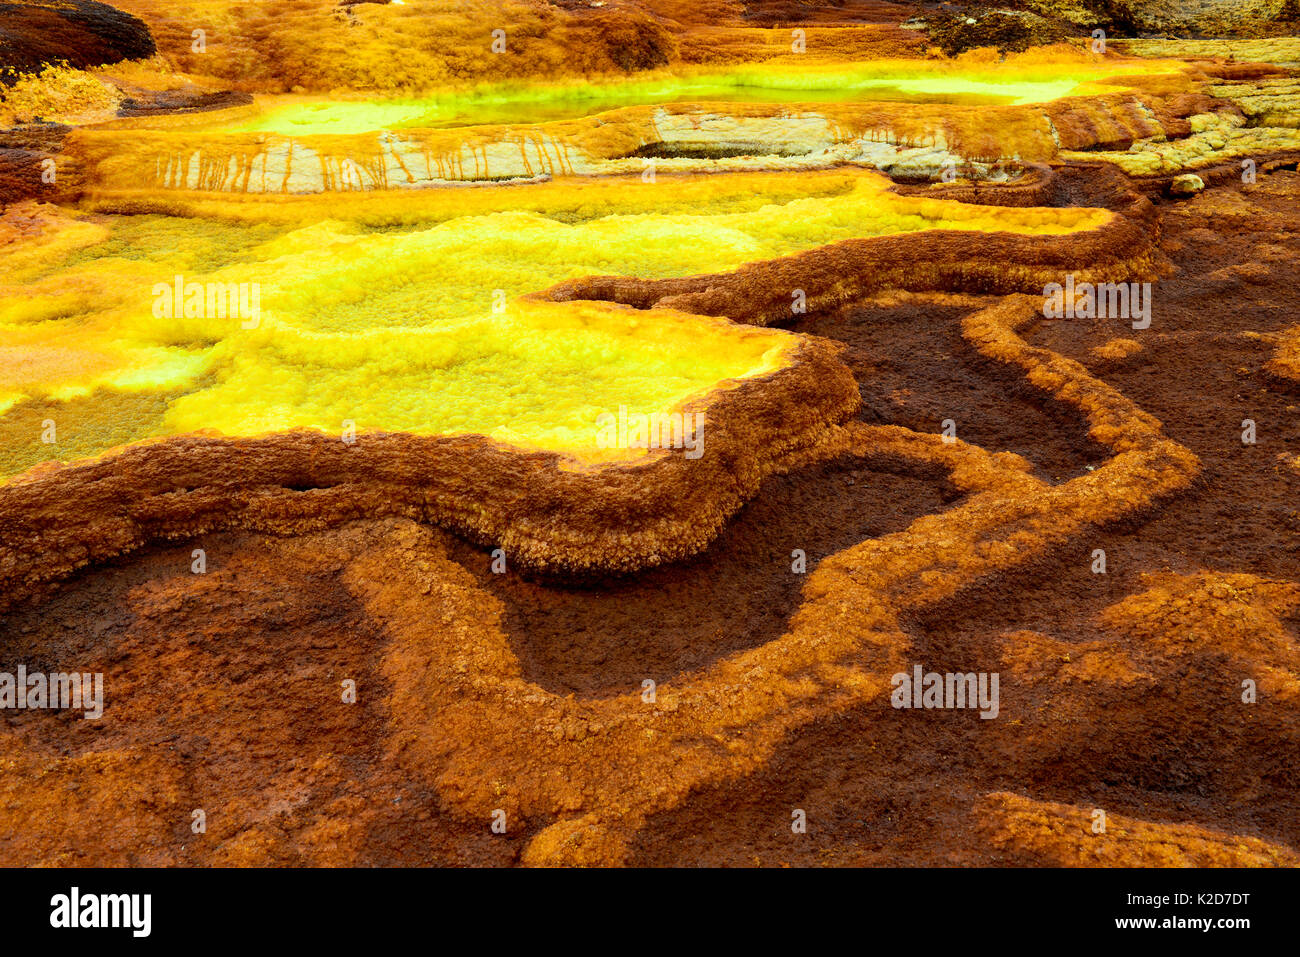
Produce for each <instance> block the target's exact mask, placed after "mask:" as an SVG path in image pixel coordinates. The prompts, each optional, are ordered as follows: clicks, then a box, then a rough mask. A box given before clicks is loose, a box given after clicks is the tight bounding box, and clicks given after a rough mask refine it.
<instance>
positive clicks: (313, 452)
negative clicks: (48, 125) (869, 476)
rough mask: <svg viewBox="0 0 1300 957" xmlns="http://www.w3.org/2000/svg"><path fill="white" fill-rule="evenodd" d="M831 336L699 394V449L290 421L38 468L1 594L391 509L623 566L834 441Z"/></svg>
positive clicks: (547, 565)
mask: <svg viewBox="0 0 1300 957" xmlns="http://www.w3.org/2000/svg"><path fill="white" fill-rule="evenodd" d="M839 351H840V347H839V346H838V345H837V344H835V343H833V342H831V341H830V340H817V339H813V338H809V339H806V340H801V341H800V342H799V343H797V344H796V345H794V346H793V348H792V350H791V353H790V359H791V364H790V365H789V366H787V367H785V368H782V369H780V370H778V371H776V372H774V373H771V374H769V375H766V376H763V377H757V378H754V379H751V380H745V381H742V382H740V383H739V384H738V385H736V386H735V387H734V388H730V389H720V390H716V391H713V392H711V393H709V394H708V395H707V396H705V397H703V400H702V403H701V405H700V406H692V410H693V411H697V410H698V409H699V408H703V409H704V410H705V416H706V425H707V432H706V439H705V441H706V445H705V452H704V454H703V455H702V456H701V457H700V458H698V459H695V460H688V459H686V458H685V456H684V454H683V453H682V452H681V451H680V450H677V451H672V452H669V451H662V452H651V453H649V458H648V460H647V461H645V462H640V463H635V464H617V465H609V466H589V465H582V464H580V463H577V462H575V461H573V460H567V459H565V458H564V457H562V456H559V455H557V454H555V453H546V452H531V451H526V450H522V449H518V448H515V447H512V446H506V445H502V444H500V443H496V442H493V441H491V440H489V439H487V438H486V437H484V436H477V435H466V436H415V435H409V434H387V433H375V434H362V435H360V436H358V437H357V440H356V443H355V444H352V445H349V444H346V443H344V442H342V441H341V440H340V439H338V438H336V437H330V436H326V435H323V434H321V433H318V432H309V431H305V430H295V431H292V432H288V433H281V434H274V435H268V436H264V437H259V438H229V439H228V438H216V437H206V436H196V435H188V436H178V437H174V438H164V439H158V440H153V441H149V442H145V443H140V444H136V445H131V446H127V447H125V448H122V449H119V450H115V451H112V452H110V453H107V454H105V455H104V456H102V457H100V458H97V459H94V460H90V461H88V462H82V463H74V464H71V465H67V466H59V465H46V466H38V467H37V468H35V469H32V470H29V471H28V472H27V473H24V474H23V475H21V476H19V477H17V478H16V479H14V480H12V481H11V482H9V483H8V484H6V485H4V486H0V515H2V516H3V519H0V589H2V590H3V591H4V592H6V594H7V599H8V600H13V599H16V598H20V597H23V596H26V595H28V594H30V593H31V592H32V590H33V589H34V588H36V587H37V586H39V585H40V584H42V583H44V582H49V581H51V580H55V579H58V578H61V577H63V576H66V575H67V574H69V573H70V572H72V571H74V570H75V569H77V568H80V567H83V566H85V565H87V564H90V563H93V562H97V561H103V560H105V559H107V558H111V557H114V556H117V555H122V554H125V553H127V552H129V551H131V550H133V549H136V548H139V547H140V546H142V545H144V544H145V543H147V542H150V541H155V540H161V539H174V538H178V537H182V536H192V535H194V534H198V533H201V532H206V531H211V530H214V529H219V528H228V527H232V526H235V527H244V528H251V529H260V530H266V531H274V532H277V533H281V534H291V533H297V532H303V531H307V530H310V529H319V528H323V527H328V526H330V525H334V524H338V523H339V522H342V521H346V520H348V519H352V518H357V517H361V516H384V515H403V516H408V517H413V518H419V519H420V520H422V521H427V522H432V523H435V524H439V525H443V526H444V527H447V528H452V529H455V530H457V531H459V532H461V533H463V534H464V535H466V536H468V537H470V538H471V539H473V540H475V541H478V542H482V543H485V544H492V545H493V546H497V547H501V548H503V549H504V550H505V552H506V555H507V561H509V562H511V563H515V564H516V565H518V566H519V567H522V568H529V569H534V570H538V571H546V572H552V573H559V572H564V573H567V574H582V573H584V572H593V571H616V572H617V571H632V570H635V569H637V568H643V567H646V566H649V565H656V564H659V563H661V562H665V561H672V560H675V559H680V558H683V557H686V556H688V555H691V554H694V553H695V552H698V551H699V550H700V549H702V548H704V547H706V546H707V545H708V543H709V542H710V541H712V540H713V538H714V537H715V536H716V535H717V533H718V531H719V530H720V529H721V527H722V526H723V524H724V523H725V522H726V520H727V519H728V518H729V517H730V516H731V515H733V514H734V513H735V512H736V510H737V509H739V508H740V507H741V505H743V504H744V502H745V501H746V500H747V499H748V498H750V497H751V496H752V495H753V494H754V492H755V491H756V490H757V488H758V485H759V484H760V483H761V482H762V480H763V478H764V477H765V476H767V475H769V474H771V473H772V472H773V471H774V470H778V469H782V468H785V467H788V466H789V465H790V464H792V463H794V462H796V461H798V460H800V459H801V458H805V457H807V456H809V455H823V454H829V450H831V449H833V448H834V447H835V446H836V445H837V443H839V444H842V441H843V439H842V435H841V432H840V429H839V427H838V423H842V422H843V421H845V420H846V419H847V418H849V417H850V416H852V414H853V412H854V411H855V410H856V409H857V406H858V403H859V401H860V398H859V394H858V389H857V384H856V383H855V382H854V380H853V377H852V375H851V374H850V373H849V371H848V369H847V368H845V366H844V365H843V364H842V363H841V362H840V361H839V359H838V358H837V355H838V353H839Z"/></svg>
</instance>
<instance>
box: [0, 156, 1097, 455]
mask: <svg viewBox="0 0 1300 957" xmlns="http://www.w3.org/2000/svg"><path fill="white" fill-rule="evenodd" d="M796 181H797V184H798V185H796ZM888 187H889V182H888V180H886V179H885V178H884V177H882V176H880V175H878V174H875V173H872V172H870V171H865V170H848V171H846V170H837V171H810V172H808V173H801V174H799V173H755V174H746V173H732V174H719V175H716V176H712V177H701V178H691V177H685V178H683V179H682V180H681V191H680V192H679V191H678V190H677V183H676V181H674V180H672V179H671V178H668V177H665V178H662V179H660V180H658V181H657V182H655V183H647V182H644V181H643V180H642V179H641V178H640V177H625V178H621V179H618V180H614V181H611V180H605V181H602V182H600V183H599V184H592V183H591V182H590V181H586V180H581V179H562V180H556V181H553V182H551V183H546V184H532V185H525V186H521V187H510V188H508V190H502V191H501V192H499V193H498V192H497V191H489V190H473V189H471V190H470V191H469V192H468V193H466V194H465V195H466V196H467V198H468V199H469V200H470V208H474V207H475V206H477V208H478V210H479V211H476V212H475V213H474V214H471V215H462V216H453V217H450V218H447V219H445V220H443V221H441V222H434V223H433V224H432V225H428V224H425V225H423V226H421V227H414V228H405V229H396V230H375V229H369V228H366V227H363V226H360V225H358V224H356V223H348V222H343V221H338V220H325V221H319V222H311V223H310V224H309V225H298V226H297V227H296V228H293V227H291V226H290V225H288V224H284V225H273V224H270V223H262V224H259V225H256V226H253V227H249V226H248V225H245V224H240V223H237V222H221V221H204V220H195V219H189V218H181V217H166V216H154V215H150V216H109V217H95V218H87V217H80V216H69V215H62V216H57V217H56V216H54V215H53V214H48V213H47V214H44V218H42V215H41V214H39V213H33V212H32V211H31V207H30V206H29V207H26V210H27V212H26V215H27V217H28V219H27V220H25V221H23V222H26V223H27V225H28V228H29V229H33V228H37V227H36V226H33V225H32V224H33V223H37V224H39V226H40V229H41V246H40V248H42V249H43V250H44V253H43V254H42V255H40V256H34V255H33V253H32V247H31V246H30V245H29V244H11V245H10V246H9V247H6V248H7V249H8V250H9V251H8V252H0V260H3V259H4V258H5V257H9V258H10V259H11V262H10V263H9V264H8V265H7V266H6V267H5V274H6V275H7V276H9V277H11V281H10V283H9V284H8V285H7V286H5V287H4V288H3V293H4V297H3V305H0V328H2V329H3V330H4V335H5V342H6V347H5V358H6V359H7V360H8V361H6V362H5V363H4V364H3V366H0V402H3V403H4V406H5V407H6V408H14V407H17V406H19V405H21V404H22V403H23V402H24V401H25V400H27V401H30V402H33V403H36V404H42V403H45V404H48V403H50V402H51V401H68V400H72V399H78V400H80V402H81V404H80V405H79V408H80V409H81V410H82V411H81V412H80V413H79V414H78V416H77V417H78V418H84V417H85V416H90V417H91V418H98V415H99V413H98V412H96V409H97V407H98V403H99V401H100V399H99V397H101V396H104V397H107V396H108V395H110V394H111V393H114V392H118V393H122V392H127V393H152V394H164V393H165V394H167V395H168V396H175V398H174V399H171V400H169V401H168V403H167V407H166V410H165V412H164V413H163V414H159V412H158V409H157V407H156V405H155V404H140V403H136V404H127V405H125V406H124V405H123V404H122V403H120V402H116V401H115V400H110V399H108V398H105V399H104V406H105V408H106V409H107V408H108V407H109V406H110V405H111V406H112V408H113V411H114V414H115V415H117V416H119V417H122V416H125V417H126V418H127V419H128V420H132V421H127V422H119V423H118V425H117V427H116V428H115V429H114V430H110V431H111V434H112V435H113V436H116V437H117V441H122V440H123V439H122V438H121V436H127V437H129V438H131V439H138V438H144V437H148V436H151V435H166V434H177V433H184V432H191V431H195V430H199V429H215V430H217V431H218V432H220V433H222V434H225V435H256V434H261V433H264V432H269V431H277V430H283V429H289V428H294V427H306V428H313V429H320V430H322V431H326V432H338V431H341V430H342V429H343V428H344V423H345V422H352V423H354V424H355V428H357V429H358V430H379V431H409V432H416V433H423V434H459V433H481V434H486V435H490V436H492V437H494V438H498V439H500V440H502V441H506V442H510V443H513V444H516V445H522V446H529V447H545V448H548V449H555V450H559V451H565V452H568V453H571V454H575V455H578V456H581V457H591V456H597V455H603V454H606V453H604V452H602V451H601V450H599V449H597V448H596V430H595V427H594V422H595V419H596V418H597V416H599V415H600V414H601V413H602V412H606V411H611V410H617V409H618V407H619V406H620V405H625V406H627V407H628V408H632V409H637V410H641V411H646V412H652V411H668V410H671V409H672V408H675V407H677V406H678V405H679V404H680V403H682V402H683V401H685V400H687V399H688V398H689V397H691V396H693V395H697V394H700V393H702V392H704V391H707V390H709V389H710V388H714V387H716V386H717V385H718V384H719V383H725V382H726V381H727V380H733V379H740V378H744V377H748V376H755V375H761V374H764V373H767V372H771V371H773V370H774V369H776V368H779V367H780V366H781V365H782V364H783V361H784V360H783V356H784V354H785V352H786V351H788V349H789V348H791V347H792V344H793V343H794V342H795V341H796V340H795V338H794V337H793V336H789V335H787V334H784V333H773V332H760V331H756V330H752V329H747V328H744V327H742V326H738V325H732V324H728V323H725V322H720V321H717V320H711V319H705V318H699V317H687V316H684V315H679V314H676V313H672V312H671V311H663V310H652V311H643V312H637V311H634V310H631V309H628V308H626V307H621V306H614V305H610V304H605V303H599V304H597V303H549V302H542V301H537V300H533V299H525V298H521V297H525V296H526V295H527V294H529V293H535V292H538V291H541V290H544V289H546V288H548V287H550V286H553V285H555V284H556V283H558V282H561V281H564V280H568V279H575V278H579V277H583V276H593V275H616V276H635V277H639V278H647V279H657V278H668V277H680V276H690V275H697V274H707V273H718V272H729V271H734V270H736V269H737V268H739V267H741V266H743V265H745V264H747V263H753V262H759V261H763V260H770V259H773V258H777V257H784V256H790V255H793V254H796V253H799V252H803V251H806V250H811V249H816V248H818V247H821V246H824V245H826V244H829V243H835V242H838V241H842V240H845V239H850V238H854V237H859V236H881V235H888V234H892V233H904V232H916V231H920V230H927V229H949V230H962V231H970V230H986V231H993V230H998V231H1006V232H1014V233H1021V234H1025V235H1060V234H1064V233H1069V232H1071V231H1080V230H1092V229H1097V228H1099V227H1101V226H1102V225H1104V224H1106V223H1107V222H1109V221H1110V220H1111V218H1112V216H1113V214H1112V213H1110V212H1107V211H1105V210H1098V209H1083V208H1063V209H1036V208H994V207H982V206H978V205H972V204H963V203H957V202H953V201H947V200H937V199H929V198H925V197H905V196H900V195H897V194H895V193H893V192H890V191H889V189H888ZM588 191H591V192H592V194H593V195H592V196H591V197H590V199H591V200H592V201H590V202H588V201H586V200H585V199H584V197H585V196H586V195H587V193H588ZM459 192H461V193H465V191H464V190H461V191H459ZM443 195H444V197H445V195H446V194H445V191H444V193H443ZM685 196H691V197H694V199H695V201H694V202H693V203H692V210H693V213H694V214H693V215H692V214H690V213H686V212H682V211H678V212H676V213H673V214H669V213H668V212H666V211H661V210H662V204H663V203H664V202H668V201H670V200H672V201H676V202H678V203H680V202H682V200H683V197H685ZM769 200H770V201H769ZM444 201H446V200H445V199H444ZM516 201H517V202H518V204H519V205H520V206H522V207H523V208H522V209H515V210H510V209H508V207H509V206H510V205H511V204H512V203H515V202H516ZM548 205H553V206H554V207H555V208H556V209H557V210H559V211H560V215H559V216H558V217H552V216H548V215H546V207H547V206H548ZM21 215H22V213H21V211H18V210H15V211H13V212H12V213H11V219H12V222H11V223H10V227H11V228H13V229H17V228H18V226H19V224H20V216H21ZM91 242H94V243H95V244H94V245H93V246H91V245H88V244H89V243H91ZM19 250H22V251H21V252H19ZM41 407H42V408H45V407H47V406H46V405H42V406H41ZM50 414H51V415H52V416H54V418H55V419H58V418H59V416H57V415H54V412H53V411H51V412H50ZM30 418H31V415H30V414H29V415H27V416H18V417H17V418H15V419H14V420H13V421H14V422H18V421H24V422H25V421H26V420H27V419H30ZM76 426H77V424H76V422H69V423H67V425H66V426H65V429H75V428H76ZM15 438H16V436H15ZM105 441H108V439H107V438H106V439H105ZM15 446H16V448H15ZM6 447H7V448H10V449H15V451H13V452H10V453H8V459H7V460H6V461H5V462H4V468H3V471H4V472H6V473H9V474H12V473H13V472H15V471H17V470H19V469H21V468H23V467H26V466H28V465H30V464H34V462H35V461H40V460H41V459H40V458H38V457H36V456H40V455H41V452H42V450H41V449H40V447H39V446H34V445H33V443H32V441H30V440H29V441H26V442H19V443H12V442H11V443H6ZM74 448H76V450H77V452H78V454H84V453H86V452H88V451H94V450H95V449H93V448H90V449H88V448H86V447H84V446H74Z"/></svg>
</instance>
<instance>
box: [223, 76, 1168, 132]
mask: <svg viewBox="0 0 1300 957" xmlns="http://www.w3.org/2000/svg"><path fill="white" fill-rule="evenodd" d="M1181 69H1183V67H1182V65H1180V64H1171V63H1168V62H1163V61H1157V62H1151V63H1141V62H1125V63H1122V64H1116V63H1108V62H1105V61H1101V60H1096V61H1087V60H1070V61H1065V62H1052V61H1037V62H1035V61H1034V60H1033V59H1032V58H1026V60H1025V62H1023V63H1020V64H1014V63H1013V64H1008V65H999V64H973V63H972V64H952V63H947V62H935V63H927V62H925V61H916V60H881V61H875V62H870V63H860V64H852V65H849V66H844V65H830V64H812V65H808V66H797V65H792V64H789V63H782V64H781V65H780V67H779V68H775V67H773V68H766V69H765V68H763V67H747V68H737V69H728V70H702V71H697V72H694V73H687V74H677V75H671V76H662V77H652V78H649V79H643V78H638V79H635V80H622V81H616V82H609V83H604V84H601V85H600V86H599V87H593V86H591V85H587V84H576V83H563V82H557V83H546V84H538V83H531V84H517V85H507V84H499V85H496V86H484V87H482V88H480V89H476V90H468V91H449V92H447V93H444V94H442V95H436V96H428V97H420V98H410V99H393V100H364V101H362V100H348V99H335V98H326V97H302V96H274V97H260V98H259V104H258V105H259V111H258V113H257V115H255V116H253V117H250V118H248V119H241V120H240V121H238V122H235V123H226V122H224V121H220V120H218V123H219V124H220V128H222V129H224V130H226V131H228V132H262V133H278V134H281V135H286V136H291V135H300V136H313V135H321V134H343V135H346V134H355V133H365V132H371V131H375V130H401V129H420V128H424V129H431V128H437V127H443V126H460V125H467V124H470V123H473V124H475V125H477V124H493V123H499V124H531V123H538V122H542V121H548V120H559V119H569V118H574V117H579V116H587V115H590V114H592V113H597V112H603V111H606V110H613V109H617V108H620V107H625V106H639V105H648V104H669V103H680V102H688V101H699V102H719V103H721V102H728V103H789V104H792V105H793V104H802V105H810V104H816V103H819V102H833V103H845V102H867V101H880V102H919V103H964V104H980V103H986V104H991V103H1002V104H1029V103H1047V102H1050V101H1052V100H1057V99H1060V98H1062V97H1066V96H1073V95H1080V94H1084V93H1096V92H1098V91H1099V87H1098V84H1101V83H1106V84H1108V86H1107V89H1109V90H1110V91H1114V90H1116V89H1122V88H1124V78H1125V77H1126V76H1138V75H1144V74H1154V73H1163V72H1172V71H1176V70H1181Z"/></svg>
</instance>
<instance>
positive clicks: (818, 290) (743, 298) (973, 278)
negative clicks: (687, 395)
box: [541, 197, 1160, 325]
mask: <svg viewBox="0 0 1300 957" xmlns="http://www.w3.org/2000/svg"><path fill="white" fill-rule="evenodd" d="M1158 239H1159V223H1158V219H1157V217H1156V216H1155V214H1154V208H1153V207H1152V205H1151V203H1150V201H1148V200H1147V199H1145V198H1140V197H1139V198H1134V199H1133V200H1132V202H1131V203H1130V205H1128V206H1127V207H1126V208H1125V209H1124V210H1122V211H1121V212H1119V213H1117V214H1116V216H1115V217H1114V219H1113V220H1112V221H1111V222H1110V223H1107V224H1106V225H1104V226H1102V227H1101V228H1099V229H1095V230H1088V231H1082V232H1075V233H1069V234H1066V235H1051V236H1020V235H1015V234H1011V233H966V232H961V231H956V230H951V231H950V230H929V231H925V232H920V233H912V234H908V235H902V236H879V237H871V238H865V239H848V240H844V241H842V242H838V243H831V244H829V245H826V246H822V247H820V248H818V249H814V250H810V251H808V252H804V253H799V254H797V255H794V256H789V257H784V258H781V259H774V260H768V261H765V262H759V263H751V264H749V265H746V266H742V267H741V268H740V269H738V270H736V271H735V272H731V273H714V274H710V275H703V276H691V277H687V278H682V279H653V280H646V279H638V278H635V277H623V276H592V277H586V278H582V279H575V280H571V281H568V282H563V283H560V284H558V285H556V286H553V287H552V288H551V289H549V290H547V291H546V292H544V293H542V294H541V295H544V296H546V297H548V298H550V299H553V300H556V301H561V302H563V301H567V300H570V299H601V300H606V301H610V302H619V303H624V304H626V305H631V306H635V307H637V308H640V309H648V308H652V307H653V308H672V309H678V310H681V311H683V312H692V313H696V314H699V315H710V316H727V317H732V318H735V319H740V320H743V321H745V322H748V323H752V324H754V325H770V324H773V323H778V322H782V321H789V319H790V318H791V312H790V295H791V291H792V290H795V289H802V290H803V291H804V294H805V297H806V303H807V307H808V310H809V311H810V312H811V311H819V310H824V309H833V308H835V307H837V306H840V305H843V304H844V303H846V302H849V301H851V300H853V299H855V298H857V297H861V296H869V295H871V294H873V293H877V292H881V291H884V290H889V289H905V290H908V291H911V292H931V291H932V292H946V291H950V290H962V291H965V292H985V293H1003V294H1007V293H1017V292H1022V293H1029V292H1035V291H1036V292H1038V293H1040V294H1041V292H1042V289H1043V287H1044V286H1046V285H1047V284H1049V283H1053V282H1058V283H1059V282H1062V281H1063V279H1064V277H1065V276H1066V275H1067V274H1069V273H1073V274H1074V276H1075V280H1076V282H1130V281H1150V280H1153V279H1155V278H1156V277H1157V276H1158V275H1159V265H1160V257H1159V253H1158V250H1157V242H1158Z"/></svg>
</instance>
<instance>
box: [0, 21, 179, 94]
mask: <svg viewBox="0 0 1300 957" xmlns="http://www.w3.org/2000/svg"><path fill="white" fill-rule="evenodd" d="M154 50H155V47H154V42H153V37H151V36H150V35H149V28H148V27H146V26H145V24H144V23H143V22H142V21H140V20H139V19H137V18H136V17H133V16H131V15H130V14H129V13H125V12H123V11H122V10H118V9H116V8H114V7H113V6H111V5H109V4H107V3H98V2H96V0H5V2H3V3H0V66H5V67H12V68H13V70H14V71H16V73H39V72H40V71H41V68H42V67H44V66H45V65H47V64H52V63H64V62H66V63H67V64H68V65H69V66H72V67H78V68H81V67H89V66H99V65H102V64H105V63H116V62H118V61H119V60H138V59H140V58H142V57H148V56H153V54H154ZM15 78H16V77H15V75H14V73H4V72H0V83H11V82H13V80H14V79H15Z"/></svg>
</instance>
